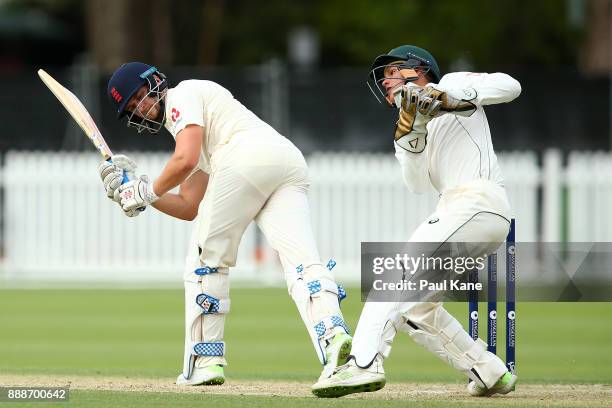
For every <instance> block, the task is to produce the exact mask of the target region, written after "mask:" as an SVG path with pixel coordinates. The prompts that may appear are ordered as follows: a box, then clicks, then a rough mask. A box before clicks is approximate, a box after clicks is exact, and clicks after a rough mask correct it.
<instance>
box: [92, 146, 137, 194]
mask: <svg viewBox="0 0 612 408" xmlns="http://www.w3.org/2000/svg"><path fill="white" fill-rule="evenodd" d="M136 167H137V166H136V162H135V161H134V160H132V159H130V158H129V157H127V156H125V155H123V154H117V155H114V156H112V157H111V160H110V161H107V160H104V161H102V163H100V165H99V166H98V173H99V174H100V178H101V179H102V184H104V190H105V191H106V196H107V197H108V198H110V199H111V200H114V201H116V202H117V203H119V200H118V196H116V194H115V192H116V191H117V189H118V188H119V186H120V185H121V183H122V182H123V178H124V173H125V175H127V178H128V179H129V180H131V179H134V178H136V175H135V170H136Z"/></svg>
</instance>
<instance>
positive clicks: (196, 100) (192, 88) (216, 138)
mask: <svg viewBox="0 0 612 408" xmlns="http://www.w3.org/2000/svg"><path fill="white" fill-rule="evenodd" d="M165 108H166V123H165V124H164V125H165V127H166V129H168V131H169V132H170V133H171V134H172V137H174V138H175V139H176V135H177V134H178V133H179V132H180V131H181V130H183V129H184V128H185V127H186V126H187V125H198V126H202V127H203V128H204V131H205V135H204V136H205V137H204V140H203V142H202V149H201V154H200V162H199V163H198V168H199V169H201V170H202V171H204V172H206V173H209V174H210V172H211V168H210V156H211V155H212V154H213V153H214V152H215V150H216V149H217V148H218V147H220V146H222V145H224V144H226V143H227V142H229V140H230V139H231V138H232V136H234V135H235V134H236V133H239V132H243V131H251V130H264V131H272V132H274V133H276V130H274V129H273V128H272V127H271V126H270V125H268V124H267V123H265V122H264V121H263V120H261V119H259V118H258V117H257V115H255V114H254V113H253V112H251V111H250V110H249V109H247V108H246V107H245V106H244V105H243V104H241V103H240V102H239V101H237V100H236V99H235V98H234V97H233V95H232V94H231V93H230V91H228V90H227V89H225V88H224V87H222V86H221V85H219V84H217V83H215V82H212V81H205V80H196V79H190V80H187V81H182V82H180V83H179V84H178V85H177V86H176V87H174V88H170V89H168V92H167V94H166V100H165Z"/></svg>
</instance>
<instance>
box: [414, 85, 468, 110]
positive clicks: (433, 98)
mask: <svg viewBox="0 0 612 408" xmlns="http://www.w3.org/2000/svg"><path fill="white" fill-rule="evenodd" d="M477 96H478V93H477V92H476V90H475V89H474V88H466V89H448V90H441V89H438V88H436V87H435V86H433V85H427V86H426V87H425V88H424V90H423V92H422V93H421V94H420V105H419V110H420V111H421V112H422V113H423V114H424V115H431V116H436V115H439V114H443V113H445V112H453V113H454V114H455V115H460V116H466V117H467V116H471V115H472V114H473V113H474V112H475V111H476V105H475V104H474V103H473V102H472V101H473V100H475V99H476V97H477ZM437 102H439V103H437Z"/></svg>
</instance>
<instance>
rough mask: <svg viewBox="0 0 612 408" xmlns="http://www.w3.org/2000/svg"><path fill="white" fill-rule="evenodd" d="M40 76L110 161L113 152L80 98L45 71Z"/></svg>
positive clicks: (39, 72)
mask: <svg viewBox="0 0 612 408" xmlns="http://www.w3.org/2000/svg"><path fill="white" fill-rule="evenodd" d="M38 76H39V77H40V79H41V80H42V81H43V82H44V83H45V85H47V88H49V90H50V91H51V92H52V93H53V95H55V97H56V98H57V99H58V100H59V101H60V102H61V104H62V105H63V106H64V108H66V110H67V111H68V113H69V114H70V116H72V119H74V121H75V122H76V123H77V124H78V125H79V127H80V128H81V129H82V130H83V132H85V134H86V135H87V137H88V138H89V140H91V142H92V143H93V145H94V146H95V147H96V149H98V151H99V152H100V154H102V156H103V157H104V159H106V160H108V159H110V157H111V156H112V155H113V152H112V151H111V149H110V148H109V147H108V145H107V144H106V141H105V140H104V137H102V133H100V130H99V129H98V126H96V123H95V122H94V120H93V118H92V117H91V115H90V114H89V112H88V111H87V109H86V108H85V106H83V104H82V103H81V101H80V100H79V98H77V97H76V96H75V95H74V94H73V93H72V92H70V91H69V90H68V89H66V88H65V87H64V86H62V84H60V83H59V82H57V81H56V80H55V79H54V78H53V77H52V76H51V75H49V74H47V73H46V72H45V71H44V70H42V69H39V70H38Z"/></svg>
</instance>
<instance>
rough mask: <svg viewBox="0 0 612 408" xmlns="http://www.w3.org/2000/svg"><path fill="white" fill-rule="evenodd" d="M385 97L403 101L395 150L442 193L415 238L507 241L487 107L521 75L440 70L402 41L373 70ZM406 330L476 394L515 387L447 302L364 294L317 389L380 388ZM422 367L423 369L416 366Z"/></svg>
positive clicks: (411, 179)
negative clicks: (347, 351)
mask: <svg viewBox="0 0 612 408" xmlns="http://www.w3.org/2000/svg"><path fill="white" fill-rule="evenodd" d="M368 84H369V85H370V90H371V91H372V92H373V93H374V96H376V98H377V99H378V100H379V102H385V103H386V104H387V105H389V106H390V107H392V108H395V109H397V111H398V115H399V118H398V120H397V125H396V128H395V131H394V134H393V138H394V145H395V156H396V158H397V160H398V161H399V164H400V167H401V172H402V177H403V179H404V181H405V183H406V185H407V187H408V189H409V190H410V191H412V192H414V193H423V192H426V191H428V189H429V188H430V186H433V187H434V188H435V189H436V190H437V191H438V193H439V194H440V199H439V202H438V205H437V207H436V210H435V211H434V213H433V214H431V215H430V217H429V218H428V219H426V220H425V221H424V222H423V223H422V224H420V225H419V227H417V229H416V230H415V231H414V232H413V233H412V235H411V237H410V239H409V240H410V241H411V242H435V243H444V242H463V243H484V245H483V248H482V249H481V251H482V252H481V253H473V254H472V255H473V256H483V255H488V254H490V253H492V252H493V251H494V250H495V249H497V247H498V246H499V245H500V244H501V243H502V242H504V240H505V237H506V235H507V233H508V230H509V226H510V219H511V210H510V205H509V202H508V198H507V196H506V191H505V189H504V182H503V179H502V175H501V172H500V169H499V166H498V164H497V157H496V156H495V152H494V151H493V143H492V141H491V132H490V130H489V124H488V122H487V117H486V115H485V111H484V109H483V106H485V105H491V104H499V103H505V102H510V101H512V100H513V99H515V98H516V97H517V96H518V95H519V94H520V92H521V86H520V84H519V83H518V82H517V81H516V80H515V79H513V78H512V77H510V76H509V75H506V74H503V73H492V74H487V73H472V72H454V73H449V74H446V75H444V76H442V75H441V72H440V69H439V67H438V63H437V62H436V60H435V59H434V57H433V56H432V55H431V54H430V53H429V52H428V51H427V50H425V49H423V48H419V47H416V46H413V45H403V46H400V47H397V48H394V49H392V50H391V51H389V52H388V53H387V54H384V55H380V56H378V57H376V59H375V60H374V63H373V64H372V67H371V71H370V74H369V78H368ZM398 331H401V332H405V333H407V334H408V335H409V336H410V337H411V338H412V339H413V340H414V341H415V342H416V343H418V344H420V345H422V346H424V347H425V348H426V349H427V350H429V351H430V352H432V353H433V354H435V355H436V356H438V357H439V358H441V359H442V360H443V361H444V362H445V363H447V364H448V365H450V366H451V367H453V368H454V369H456V370H458V371H459V372H462V373H463V374H465V375H466V376H467V377H468V378H469V384H468V392H469V394H470V395H473V396H486V395H493V394H497V393H501V394H507V393H509V392H510V391H512V390H514V387H515V383H516V376H515V375H514V374H512V373H510V372H509V371H508V370H507V368H506V366H505V364H504V362H503V361H502V360H501V359H500V358H499V357H497V356H496V355H495V354H492V353H490V352H489V351H487V345H486V343H485V342H484V341H482V340H481V339H478V340H477V341H474V340H473V339H472V338H471V337H470V335H469V334H468V333H467V332H466V331H465V330H464V329H463V327H462V325H461V323H459V321H457V319H456V318H455V317H453V316H452V315H450V314H449V313H448V312H447V311H446V309H445V308H444V307H443V306H442V303H441V302H401V301H399V302H366V303H365V305H364V308H363V311H362V313H361V317H360V319H359V323H358V325H357V329H356V331H355V337H354V340H353V347H352V350H351V356H350V357H349V359H350V361H349V363H347V364H345V365H343V366H341V367H339V368H338V369H337V370H336V372H335V373H334V375H332V376H331V377H329V378H323V379H321V380H320V381H319V382H318V383H317V384H315V385H314V386H313V392H314V393H315V395H318V396H321V397H339V396H342V395H346V394H350V393H355V392H366V391H376V390H378V389H380V388H382V387H383V386H384V385H385V382H386V379H385V372H384V369H383V361H384V359H385V358H387V357H388V356H389V354H390V352H391V345H392V342H393V339H394V337H395V335H396V333H397V332H398ZM417 369H418V368H417Z"/></svg>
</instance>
